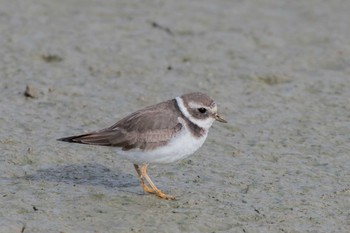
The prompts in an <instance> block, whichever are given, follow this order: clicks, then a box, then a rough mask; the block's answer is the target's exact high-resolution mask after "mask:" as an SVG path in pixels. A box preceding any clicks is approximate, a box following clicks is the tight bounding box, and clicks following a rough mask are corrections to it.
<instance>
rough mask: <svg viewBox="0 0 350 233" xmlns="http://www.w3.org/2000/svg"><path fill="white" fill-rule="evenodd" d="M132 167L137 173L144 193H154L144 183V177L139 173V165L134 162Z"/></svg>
mask: <svg viewBox="0 0 350 233" xmlns="http://www.w3.org/2000/svg"><path fill="white" fill-rule="evenodd" d="M134 168H135V170H136V172H137V174H138V175H139V180H140V183H141V187H142V188H143V191H144V192H146V193H154V190H153V189H152V188H150V187H148V186H147V185H146V184H145V178H144V177H143V176H142V174H141V170H140V167H139V165H137V164H134Z"/></svg>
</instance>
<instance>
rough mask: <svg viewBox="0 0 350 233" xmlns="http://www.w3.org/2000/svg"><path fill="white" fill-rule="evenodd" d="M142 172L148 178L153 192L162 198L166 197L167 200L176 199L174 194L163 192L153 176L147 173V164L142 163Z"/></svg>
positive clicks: (143, 176) (142, 175)
mask: <svg viewBox="0 0 350 233" xmlns="http://www.w3.org/2000/svg"><path fill="white" fill-rule="evenodd" d="M140 173H141V177H142V178H144V179H146V181H147V182H148V184H149V185H150V186H151V188H152V190H153V193H154V194H155V195H157V196H158V197H160V198H162V199H166V200H174V199H175V197H174V196H170V195H167V194H165V193H163V192H162V191H160V190H159V189H158V188H157V187H156V186H155V185H154V184H153V182H152V180H151V178H149V176H148V175H147V164H142V166H141V168H140Z"/></svg>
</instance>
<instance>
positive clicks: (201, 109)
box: [198, 108, 207, 113]
mask: <svg viewBox="0 0 350 233" xmlns="http://www.w3.org/2000/svg"><path fill="white" fill-rule="evenodd" d="M198 111H199V112H200V113H206V111H207V110H206V109H205V108H198Z"/></svg>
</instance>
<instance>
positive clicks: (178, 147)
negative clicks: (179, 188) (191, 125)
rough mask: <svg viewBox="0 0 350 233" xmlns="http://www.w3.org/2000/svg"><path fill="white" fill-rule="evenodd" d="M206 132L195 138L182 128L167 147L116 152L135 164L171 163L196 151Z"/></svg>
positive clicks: (205, 136) (201, 143)
mask: <svg viewBox="0 0 350 233" xmlns="http://www.w3.org/2000/svg"><path fill="white" fill-rule="evenodd" d="M207 135H208V131H207V130H206V132H205V134H204V135H203V136H201V137H199V138H195V137H193V136H192V134H191V133H190V132H189V131H188V129H186V128H183V129H182V130H181V131H180V132H179V134H178V135H177V136H176V137H174V138H173V139H172V140H171V141H170V142H169V143H168V144H167V145H165V146H163V147H160V148H157V149H155V150H152V151H141V150H130V151H118V154H120V155H122V156H123V157H125V158H127V159H129V160H131V161H132V162H133V163H135V164H142V163H147V164H149V163H171V162H175V161H177V160H180V159H183V158H186V157H188V156H189V155H191V154H193V153H194V152H195V151H196V150H198V149H199V148H200V147H201V146H202V145H203V143H204V141H205V139H206V138H207Z"/></svg>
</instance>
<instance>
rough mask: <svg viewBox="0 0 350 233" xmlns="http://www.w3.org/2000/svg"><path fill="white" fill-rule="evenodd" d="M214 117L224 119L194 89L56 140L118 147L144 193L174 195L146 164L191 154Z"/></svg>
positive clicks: (215, 108)
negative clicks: (155, 180) (155, 179)
mask: <svg viewBox="0 0 350 233" xmlns="http://www.w3.org/2000/svg"><path fill="white" fill-rule="evenodd" d="M215 120H216V121H219V122H223V123H226V121H225V120H224V119H223V118H222V117H220V116H219V114H218V112H217V105H216V103H215V102H214V100H213V99H211V98H210V97H209V96H208V95H206V94H203V93H199V92H195V93H189V94H184V95H182V96H179V97H176V98H174V99H171V100H168V101H164V102H161V103H159V104H156V105H152V106H149V107H146V108H143V109H141V110H138V111H136V112H134V113H131V114H130V115H128V116H126V117H124V118H123V119H121V120H120V121H118V122H117V123H115V124H114V125H112V126H111V127H109V128H105V129H102V130H99V131H94V132H91V133H85V134H81V135H77V136H71V137H65V138H60V139H58V140H59V141H65V142H73V143H82V144H90V145H99V146H112V147H119V148H121V150H119V151H118V152H117V153H118V154H120V155H122V156H124V157H125V158H127V159H128V160H130V161H131V162H133V164H134V167H135V170H136V172H137V174H138V178H139V180H140V183H141V186H142V188H143V190H144V191H145V192H146V193H151V194H155V195H157V196H158V197H160V198H163V199H174V198H175V197H174V196H171V195H168V194H165V193H163V192H162V191H160V190H159V189H158V188H157V187H156V186H155V185H154V184H153V182H152V180H151V179H150V178H149V176H148V175H147V166H148V164H165V163H171V162H175V161H178V160H180V159H183V158H186V157H187V156H189V155H191V154H193V153H194V152H195V151H196V150H198V149H199V148H200V147H201V146H202V145H203V143H204V141H205V139H206V138H207V135H208V131H209V128H210V127H211V125H212V124H213V122H214V121H215ZM146 182H147V183H148V184H146Z"/></svg>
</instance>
